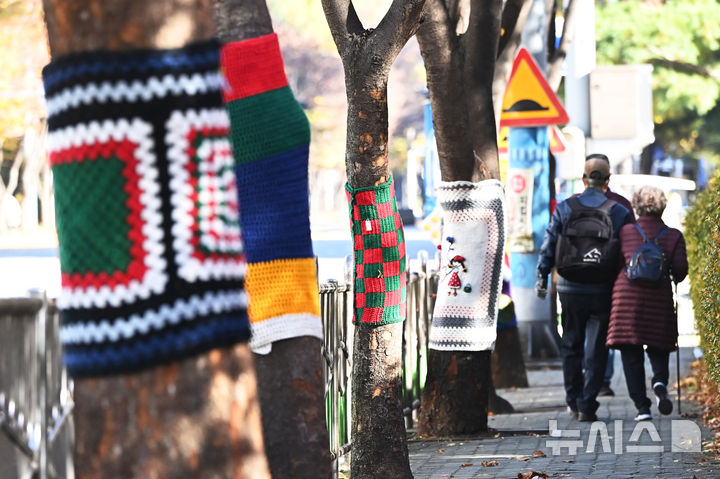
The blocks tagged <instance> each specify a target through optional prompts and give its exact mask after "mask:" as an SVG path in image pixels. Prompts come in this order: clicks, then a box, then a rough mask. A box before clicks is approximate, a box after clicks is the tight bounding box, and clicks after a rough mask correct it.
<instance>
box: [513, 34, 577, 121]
mask: <svg viewBox="0 0 720 479" xmlns="http://www.w3.org/2000/svg"><path fill="white" fill-rule="evenodd" d="M569 120H570V119H569V117H568V114H567V112H566V111H565V108H564V107H563V106H562V103H560V100H559V99H558V97H557V96H556V95H555V92H553V91H552V88H550V85H548V83H547V80H545V76H544V75H543V74H542V72H541V71H540V69H539V68H538V66H537V65H536V64H535V61H534V60H533V59H532V56H531V55H530V53H529V52H528V51H527V50H526V49H525V48H520V51H519V52H518V54H517V56H516V57H515V61H514V62H513V68H512V72H511V73H510V79H509V80H508V84H507V87H506V89H505V96H504V97H503V103H502V109H501V112H500V125H501V126H540V125H553V124H560V123H562V124H564V123H567V122H568V121H569Z"/></svg>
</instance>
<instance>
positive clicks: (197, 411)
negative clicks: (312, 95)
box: [44, 0, 270, 479]
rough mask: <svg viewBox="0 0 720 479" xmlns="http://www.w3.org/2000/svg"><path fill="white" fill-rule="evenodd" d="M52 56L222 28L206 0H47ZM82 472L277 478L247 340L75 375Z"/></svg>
mask: <svg viewBox="0 0 720 479" xmlns="http://www.w3.org/2000/svg"><path fill="white" fill-rule="evenodd" d="M44 8H45V19H46V22H47V27H48V34H49V43H50V51H51V55H52V56H53V57H55V56H58V55H63V54H69V53H75V52H83V51H90V50H98V49H101V50H102V49H105V50H127V49H136V48H173V47H180V46H183V45H185V44H187V43H191V42H195V41H202V40H207V39H209V38H212V37H213V36H214V34H215V30H214V26H213V14H212V9H211V5H210V3H209V2H208V1H207V0H190V1H186V0H162V1H155V2H135V1H114V2H95V1H93V0H73V1H62V2H61V1H55V0H45V1H44ZM75 402H76V406H75V410H74V417H75V424H76V446H75V447H76V449H75V464H76V474H77V477H79V478H111V477H113V478H114V477H118V478H119V477H127V478H130V477H165V478H191V477H203V478H214V477H217V478H220V477H222V478H229V477H232V478H248V479H249V478H253V479H256V478H269V477H270V474H269V470H268V466H267V461H266V459H265V455H264V451H263V443H262V431H261V423H260V409H259V403H258V400H257V388H256V383H255V371H254V368H253V364H252V355H251V353H250V349H249V347H248V346H247V345H246V344H240V345H237V346H235V347H233V348H222V349H215V350H213V351H210V352H209V353H205V354H201V355H198V356H196V357H193V358H190V359H186V360H183V361H178V362H175V363H172V364H170V365H167V366H160V367H155V368H153V369H150V370H148V371H145V372H142V373H136V374H128V375H122V376H114V377H106V378H100V379H81V380H76V381H75Z"/></svg>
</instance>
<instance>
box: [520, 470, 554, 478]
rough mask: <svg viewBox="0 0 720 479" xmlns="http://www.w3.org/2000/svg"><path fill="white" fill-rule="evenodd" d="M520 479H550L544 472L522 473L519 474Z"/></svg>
mask: <svg viewBox="0 0 720 479" xmlns="http://www.w3.org/2000/svg"><path fill="white" fill-rule="evenodd" d="M518 479H548V475H547V474H545V473H544V472H535V471H530V472H521V473H519V474H518Z"/></svg>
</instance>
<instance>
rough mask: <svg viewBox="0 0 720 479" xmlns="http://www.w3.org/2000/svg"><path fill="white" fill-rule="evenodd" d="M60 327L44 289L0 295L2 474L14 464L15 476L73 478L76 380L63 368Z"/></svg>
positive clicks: (40, 478)
mask: <svg viewBox="0 0 720 479" xmlns="http://www.w3.org/2000/svg"><path fill="white" fill-rule="evenodd" d="M58 331H59V318H58V314H57V309H56V308H55V307H54V305H53V304H51V303H49V302H48V301H47V300H46V298H45V295H44V294H42V293H34V294H33V297H30V298H18V299H3V300H0V352H2V354H1V356H0V436H3V437H4V438H6V439H7V441H5V442H2V443H0V457H2V459H3V461H0V462H2V465H1V466H0V467H1V468H2V469H0V476H2V477H13V476H12V475H11V474H13V472H11V469H14V475H15V477H24V476H25V475H28V477H29V475H33V477H37V478H39V479H46V478H51V479H52V478H65V479H71V478H73V477H74V473H73V468H72V454H71V453H70V451H71V443H72V434H73V430H72V424H71V418H70V415H71V411H72V407H73V402H72V399H71V398H72V394H71V389H72V383H71V382H70V381H69V380H68V377H67V374H66V372H65V370H64V368H63V367H62V360H61V355H60V347H59V340H58ZM63 426H65V427H63ZM8 444H11V445H12V446H14V447H8ZM3 446H5V447H3Z"/></svg>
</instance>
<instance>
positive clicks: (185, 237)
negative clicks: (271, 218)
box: [43, 42, 249, 376]
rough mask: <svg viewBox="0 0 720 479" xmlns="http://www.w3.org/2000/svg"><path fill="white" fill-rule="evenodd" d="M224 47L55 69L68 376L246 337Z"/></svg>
mask: <svg viewBox="0 0 720 479" xmlns="http://www.w3.org/2000/svg"><path fill="white" fill-rule="evenodd" d="M219 61H220V56H219V45H218V44H217V42H203V43H198V44H195V45H190V46H187V47H184V48H179V49H171V50H136V51H125V52H105V51H98V52H90V53H79V54H72V55H68V56H65V57H61V58H57V59H54V60H53V62H52V63H51V64H50V65H48V66H47V67H45V69H44V71H43V78H44V83H45V92H46V99H47V109H48V130H49V132H48V150H49V158H50V163H51V165H52V171H53V178H54V187H55V208H56V214H57V232H58V238H59V241H60V266H61V272H62V292H61V295H60V297H59V298H58V307H59V309H60V320H61V326H60V340H61V342H62V345H63V351H64V360H65V363H66V366H67V369H68V371H69V373H70V374H71V375H72V376H101V375H107V374H115V373H121V372H126V371H133V370H140V369H146V368H151V367H153V366H154V365H157V364H159V363H163V362H167V361H172V360H175V359H179V358H182V357H187V356H191V355H194V354H199V353H202V352H205V351H208V350H210V349H213V348H216V347H221V346H231V345H233V344H236V343H237V342H240V341H245V340H247V338H248V336H249V324H248V320H247V311H246V309H247V297H246V294H245V292H244V290H243V281H244V277H245V270H246V265H245V260H244V254H243V250H242V239H241V236H240V228H239V218H238V206H237V192H236V186H235V176H234V173H233V169H232V166H233V159H232V154H231V149H230V141H229V138H228V129H229V120H228V117H227V113H226V112H225V110H224V108H223V105H222V96H221V93H220V88H221V85H222V78H221V76H220V74H219V71H218V67H219Z"/></svg>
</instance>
